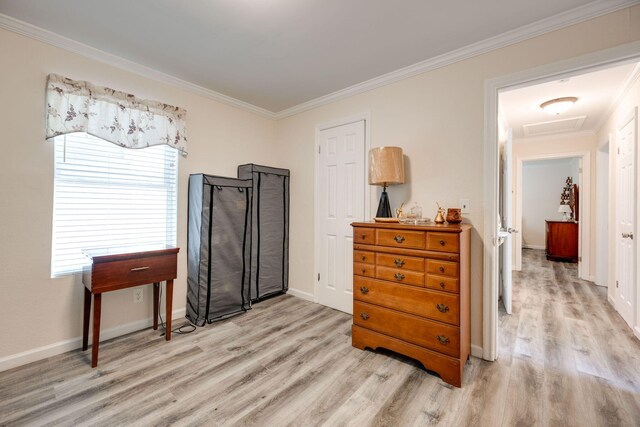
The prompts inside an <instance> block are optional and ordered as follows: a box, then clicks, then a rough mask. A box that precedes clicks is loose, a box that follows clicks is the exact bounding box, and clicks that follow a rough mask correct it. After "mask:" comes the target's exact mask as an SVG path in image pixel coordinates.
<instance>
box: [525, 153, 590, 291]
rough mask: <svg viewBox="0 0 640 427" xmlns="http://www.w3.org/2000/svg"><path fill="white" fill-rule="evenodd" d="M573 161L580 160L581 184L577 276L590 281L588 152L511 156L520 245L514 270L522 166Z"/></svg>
mask: <svg viewBox="0 0 640 427" xmlns="http://www.w3.org/2000/svg"><path fill="white" fill-rule="evenodd" d="M573 157H577V158H580V159H581V160H582V180H581V181H580V188H579V191H580V199H579V200H578V203H579V206H578V208H579V213H580V221H579V222H578V248H579V249H578V255H579V256H580V257H581V258H582V260H581V261H580V262H579V264H578V268H579V269H578V276H579V277H580V278H581V279H584V280H591V279H593V278H592V277H591V276H590V275H589V271H590V265H591V152H590V151H570V152H563V153H553V154H534V155H531V156H515V157H514V159H515V163H516V167H515V171H514V175H515V180H514V181H515V182H514V188H515V189H516V190H515V193H516V200H515V206H514V210H515V212H514V218H515V226H514V227H515V228H516V229H518V230H520V233H519V235H518V237H517V239H518V240H519V242H520V244H519V245H514V251H515V250H517V249H518V247H519V248H520V254H519V255H518V254H517V253H516V254H515V257H514V259H515V260H516V262H515V263H514V267H515V266H520V267H521V266H522V169H523V166H524V162H528V161H532V160H548V159H549V160H550V159H566V158H573Z"/></svg>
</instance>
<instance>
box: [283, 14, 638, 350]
mask: <svg viewBox="0 0 640 427" xmlns="http://www.w3.org/2000/svg"><path fill="white" fill-rule="evenodd" d="M638 39H640V7H638V6H635V7H633V8H630V9H625V10H622V11H620V12H615V13H612V14H609V15H605V16H602V17H599V18H596V19H594V20H591V21H586V22H583V23H580V24H577V25H573V26H570V27H567V28H564V29H561V30H558V31H555V32H552V33H548V34H545V35H542V36H539V37H536V38H534V39H530V40H527V41H524V42H520V43H517V44H514V45H511V46H509V47H506V48H503V49H498V50H495V51H492V52H489V53H486V54H482V55H479V56H476V57H473V58H471V59H467V60H465V61H461V62H457V63H454V64H451V65H448V66H445V67H442V68H438V69H435V70H433V71H429V72H426V73H423V74H420V75H417V76H414V77H411V78H408V79H405V80H402V81H399V82H396V83H393V84H390V85H387V86H384V87H380V88H377V89H374V90H371V91H368V92H365V93H361V94H358V95H355V96H352V97H349V98H347V99H342V100H339V101H336V102H333V103H331V104H327V105H323V106H321V107H318V108H315V109H312V110H309V111H306V112H303V113H300V114H297V115H295V116H292V117H288V118H286V119H283V120H281V121H280V122H279V124H278V129H277V132H278V137H277V139H278V143H279V145H280V153H283V155H284V153H286V156H287V157H289V158H291V159H293V161H292V162H291V165H292V166H291V167H292V179H291V208H292V212H291V229H292V232H291V242H290V248H291V251H292V254H295V255H294V256H292V258H291V263H290V286H291V288H293V289H297V290H299V291H302V292H305V293H306V294H313V293H314V287H315V283H316V282H315V279H314V277H315V271H314V270H315V268H314V256H313V254H314V250H315V240H314V231H313V226H312V225H311V224H312V221H311V218H313V216H314V194H313V188H314V143H315V139H314V138H315V133H314V131H315V126H316V125H317V124H321V123H327V122H331V121H335V120H337V119H339V118H343V117H351V116H354V115H356V114H359V113H362V112H370V114H371V145H372V147H377V146H383V145H398V146H401V147H402V148H403V150H404V153H405V155H406V156H407V158H408V159H409V161H410V171H409V172H408V174H407V180H408V184H405V185H404V186H408V187H409V188H410V192H409V193H410V194H411V198H412V199H413V200H415V201H417V202H418V203H420V204H421V205H422V206H423V212H424V215H425V216H428V217H433V215H434V214H435V211H436V205H435V202H436V201H438V202H440V204H441V205H443V206H444V207H453V206H456V205H457V204H458V201H459V199H460V198H469V199H470V213H469V214H467V215H464V218H465V220H466V221H467V222H470V223H471V224H472V225H473V226H474V230H473V235H472V239H471V241H472V242H471V342H472V345H473V346H475V348H478V347H481V346H482V290H483V288H482V276H483V271H482V265H483V245H485V244H486V245H490V244H491V243H490V242H483V241H482V237H481V236H482V235H483V231H484V230H483V221H484V217H483V205H484V204H485V203H486V202H487V201H485V200H483V180H484V172H485V171H484V167H483V163H482V162H483V154H484V151H483V138H484V131H485V129H484V122H483V121H484V114H485V111H484V106H485V81H486V80H487V79H491V78H496V77H499V76H503V75H508V74H512V73H515V72H518V71H522V70H527V69H531V68H534V67H537V66H541V65H543V64H548V63H552V62H558V61H561V60H564V59H567V58H571V57H575V56H579V55H582V54H586V53H590V52H595V51H598V50H602V49H606V48H609V47H612V46H616V45H620V44H623V43H628V42H631V41H634V40H638ZM398 190H401V189H399V188H396V187H390V188H389V189H388V191H389V197H390V198H391V200H392V201H397V200H398V196H399V191H398ZM371 200H372V206H371V207H370V209H371V211H374V209H375V206H373V205H374V204H376V203H377V198H376V197H375V196H373V197H372V198H371Z"/></svg>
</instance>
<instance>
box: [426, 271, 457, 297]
mask: <svg viewBox="0 0 640 427" xmlns="http://www.w3.org/2000/svg"><path fill="white" fill-rule="evenodd" d="M425 287H427V288H429V289H437V290H439V291H445V292H455V293H458V292H460V284H459V283H458V279H454V278H452V277H446V276H437V275H435V274H427V280H426V282H425Z"/></svg>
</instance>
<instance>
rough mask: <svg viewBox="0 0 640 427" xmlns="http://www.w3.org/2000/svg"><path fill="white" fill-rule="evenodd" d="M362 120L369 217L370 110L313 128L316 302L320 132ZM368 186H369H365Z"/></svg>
mask: <svg viewBox="0 0 640 427" xmlns="http://www.w3.org/2000/svg"><path fill="white" fill-rule="evenodd" d="M362 120H364V153H365V155H364V173H365V177H364V178H365V179H364V185H365V189H364V219H365V220H366V221H368V220H370V219H371V192H372V191H373V190H372V188H371V186H370V185H368V184H367V182H368V181H367V177H366V174H367V173H368V171H369V155H368V154H369V149H370V148H371V112H368V111H367V112H363V113H359V114H356V115H353V116H349V117H344V118H340V119H335V120H332V121H330V122H325V123H320V124H317V125H316V128H315V143H314V147H313V149H314V154H313V157H314V171H313V193H314V195H313V302H315V303H318V282H319V281H318V274H320V249H319V244H318V243H319V242H320V219H319V215H318V210H319V209H320V200H319V196H320V182H319V181H320V180H319V178H320V153H319V152H318V151H319V148H320V133H321V132H322V131H323V130H327V129H331V128H335V127H338V126H344V125H349V124H351V123H356V122H359V121H362ZM367 187H369V188H367Z"/></svg>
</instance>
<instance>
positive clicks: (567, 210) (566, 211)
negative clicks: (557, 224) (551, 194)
mask: <svg viewBox="0 0 640 427" xmlns="http://www.w3.org/2000/svg"><path fill="white" fill-rule="evenodd" d="M558 213H561V214H562V220H563V221H569V216H570V214H571V206H569V205H560V207H559V208H558Z"/></svg>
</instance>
